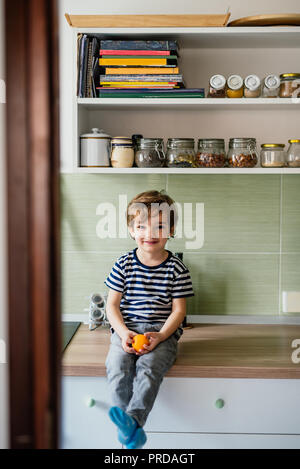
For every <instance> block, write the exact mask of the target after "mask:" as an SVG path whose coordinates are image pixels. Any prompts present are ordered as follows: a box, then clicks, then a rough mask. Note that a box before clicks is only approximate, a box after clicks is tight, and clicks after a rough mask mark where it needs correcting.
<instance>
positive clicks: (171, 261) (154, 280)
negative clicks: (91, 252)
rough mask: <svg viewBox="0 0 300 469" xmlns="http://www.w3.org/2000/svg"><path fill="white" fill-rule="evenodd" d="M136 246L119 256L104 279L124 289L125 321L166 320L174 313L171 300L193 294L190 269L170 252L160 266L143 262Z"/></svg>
mask: <svg viewBox="0 0 300 469" xmlns="http://www.w3.org/2000/svg"><path fill="white" fill-rule="evenodd" d="M136 250H137V248H135V249H133V250H132V251H129V252H128V253H126V254H124V255H123V256H121V257H119V258H118V259H117V261H116V262H115V264H114V266H113V267H112V270H111V272H110V274H109V276H108V277H107V279H106V280H105V282H104V283H105V284H106V285H107V286H108V287H109V288H112V289H113V290H116V291H119V292H122V298H121V302H120V311H121V313H122V315H123V318H124V322H125V324H126V323H132V322H135V323H136V322H151V323H152V322H165V321H166V320H167V318H168V316H169V315H170V314H171V312H172V299H173V298H183V297H188V296H194V292H193V286H192V280H191V277H190V273H189V270H188V269H187V267H186V266H185V265H184V264H183V262H182V261H181V260H180V259H179V258H178V257H177V256H175V255H174V254H173V253H172V252H171V251H169V250H167V252H168V257H167V259H166V260H165V261H163V262H162V263H161V264H159V265H155V266H148V265H145V264H143V263H142V262H141V261H140V260H139V258H138V256H137V254H136Z"/></svg>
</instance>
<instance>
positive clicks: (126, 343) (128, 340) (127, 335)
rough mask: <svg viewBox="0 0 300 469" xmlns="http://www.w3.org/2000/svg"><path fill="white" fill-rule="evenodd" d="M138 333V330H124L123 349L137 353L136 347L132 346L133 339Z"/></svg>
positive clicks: (122, 337)
mask: <svg viewBox="0 0 300 469" xmlns="http://www.w3.org/2000/svg"><path fill="white" fill-rule="evenodd" d="M135 335H136V332H134V331H130V330H129V329H128V331H126V332H124V333H123V334H122V336H121V341H122V347H123V350H124V351H125V352H127V353H135V350H134V348H133V347H132V346H131V344H132V339H133V337H134V336H135Z"/></svg>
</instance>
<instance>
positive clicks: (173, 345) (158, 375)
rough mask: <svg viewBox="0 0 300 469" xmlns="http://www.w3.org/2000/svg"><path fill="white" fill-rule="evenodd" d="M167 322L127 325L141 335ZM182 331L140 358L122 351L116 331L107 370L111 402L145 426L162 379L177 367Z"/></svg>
mask: <svg viewBox="0 0 300 469" xmlns="http://www.w3.org/2000/svg"><path fill="white" fill-rule="evenodd" d="M163 325H164V323H154V324H148V323H140V324H138V323H135V324H134V325H132V326H131V325H127V326H128V328H129V329H130V330H132V331H135V332H137V333H138V334H144V332H154V331H155V332H158V331H159V330H160V329H161V328H162V327H163ZM180 335H181V331H180V330H179V329H177V330H176V331H175V332H174V333H173V334H172V335H171V336H170V337H168V339H166V340H164V341H163V342H160V343H159V344H158V345H157V346H156V347H155V349H154V350H152V351H151V352H148V353H146V354H144V355H141V356H137V355H135V354H134V353H127V352H125V351H124V350H123V347H122V343H121V339H120V337H119V336H118V334H117V333H116V332H113V333H112V335H111V344H110V348H109V352H108V355H107V357H106V362H105V365H106V371H107V379H108V385H109V389H110V393H111V399H112V402H113V404H114V405H116V406H118V407H120V408H121V409H123V410H124V411H125V412H126V413H127V414H129V415H130V416H131V417H133V418H134V419H135V420H136V421H137V422H138V424H139V425H140V426H141V427H143V426H144V424H145V422H146V420H147V417H148V415H149V412H150V411H151V409H152V407H153V404H154V401H155V399H156V396H157V393H158V391H159V387H160V385H161V382H162V380H163V377H164V376H165V374H166V373H167V371H168V370H169V369H170V368H171V366H172V365H173V364H174V362H175V360H176V356H177V342H178V339H179V337H180Z"/></svg>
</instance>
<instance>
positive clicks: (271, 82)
mask: <svg viewBox="0 0 300 469" xmlns="http://www.w3.org/2000/svg"><path fill="white" fill-rule="evenodd" d="M279 87H280V78H279V76H278V75H268V76H267V77H265V79H264V81H263V90H262V96H263V98H277V97H278V94H279Z"/></svg>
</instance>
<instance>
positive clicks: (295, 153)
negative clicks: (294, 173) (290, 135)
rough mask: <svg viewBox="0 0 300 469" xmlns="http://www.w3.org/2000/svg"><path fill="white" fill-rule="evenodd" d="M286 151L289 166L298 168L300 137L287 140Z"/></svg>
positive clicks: (299, 161) (299, 163)
mask: <svg viewBox="0 0 300 469" xmlns="http://www.w3.org/2000/svg"><path fill="white" fill-rule="evenodd" d="M289 144H290V145H289V148H288V151H287V158H286V159H287V165H288V166H290V167H291V168H300V139H293V140H289Z"/></svg>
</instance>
